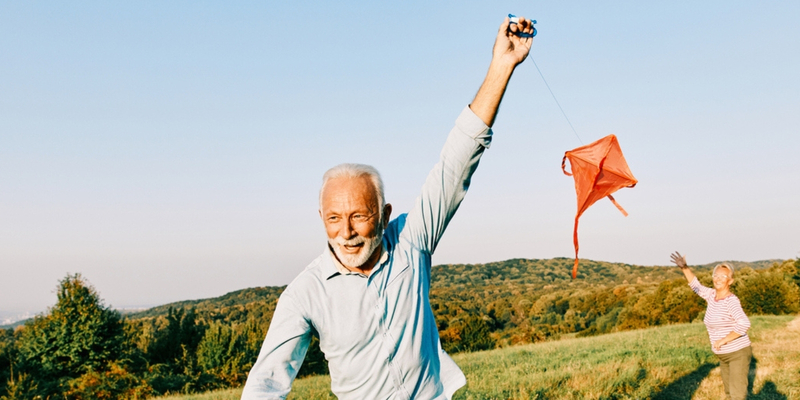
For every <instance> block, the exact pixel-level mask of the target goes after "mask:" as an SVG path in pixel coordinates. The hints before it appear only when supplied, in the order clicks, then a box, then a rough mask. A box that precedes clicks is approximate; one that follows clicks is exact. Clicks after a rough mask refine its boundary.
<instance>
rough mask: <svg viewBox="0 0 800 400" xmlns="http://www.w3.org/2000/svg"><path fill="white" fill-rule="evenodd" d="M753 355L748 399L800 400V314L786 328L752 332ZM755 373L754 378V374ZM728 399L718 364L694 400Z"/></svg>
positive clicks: (698, 390) (701, 385)
mask: <svg viewBox="0 0 800 400" xmlns="http://www.w3.org/2000/svg"><path fill="white" fill-rule="evenodd" d="M750 338H751V340H752V341H753V358H754V359H755V360H756V362H755V363H754V364H755V365H752V364H751V369H750V382H751V383H752V386H753V388H752V392H751V393H752V394H751V395H750V396H749V397H748V399H757V400H767V399H769V400H771V399H776V400H784V399H792V400H796V399H800V317H797V318H795V319H794V320H792V321H791V322H789V323H788V324H787V325H786V327H785V328H783V329H773V330H765V331H759V330H757V329H754V332H751V335H750ZM754 375H755V379H754V377H753V376H754ZM723 398H725V391H724V389H723V387H722V377H721V376H720V371H719V367H717V368H714V369H713V370H711V373H710V374H709V375H708V377H707V378H706V379H704V380H703V381H702V382H701V383H700V387H699V388H698V389H697V392H696V393H695V396H694V397H692V399H693V400H711V399H714V400H716V399H723Z"/></svg>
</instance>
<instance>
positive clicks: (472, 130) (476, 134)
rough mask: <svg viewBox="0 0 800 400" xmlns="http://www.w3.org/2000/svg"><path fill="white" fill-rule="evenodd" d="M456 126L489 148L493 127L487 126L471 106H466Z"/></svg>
mask: <svg viewBox="0 0 800 400" xmlns="http://www.w3.org/2000/svg"><path fill="white" fill-rule="evenodd" d="M456 127H458V130H460V131H461V132H463V133H464V134H465V135H467V136H469V137H471V138H472V139H474V140H475V141H476V142H478V143H480V145H481V146H483V147H485V148H487V149H488V148H489V146H490V145H491V144H492V128H489V127H488V126H486V124H484V123H483V120H482V119H480V117H478V116H477V115H475V113H474V112H472V109H471V108H469V106H466V107H464V110H462V111H461V114H460V115H459V116H458V119H456Z"/></svg>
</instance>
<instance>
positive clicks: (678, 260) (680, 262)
mask: <svg viewBox="0 0 800 400" xmlns="http://www.w3.org/2000/svg"><path fill="white" fill-rule="evenodd" d="M669 258H671V259H672V263H673V264H675V265H677V266H679V267H680V268H681V269H684V268H687V265H686V257H684V256H682V255H681V253H678V252H677V251H676V252H674V253H672V254H670V256H669Z"/></svg>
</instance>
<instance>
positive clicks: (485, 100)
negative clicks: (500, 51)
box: [469, 60, 516, 127]
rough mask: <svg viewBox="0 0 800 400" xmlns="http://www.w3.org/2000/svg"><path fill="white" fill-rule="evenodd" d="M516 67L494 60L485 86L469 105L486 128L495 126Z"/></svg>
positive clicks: (485, 80) (484, 83)
mask: <svg viewBox="0 0 800 400" xmlns="http://www.w3.org/2000/svg"><path fill="white" fill-rule="evenodd" d="M515 67H516V65H513V64H507V63H506V64H503V63H500V62H498V61H496V60H492V63H491V64H490V65H489V72H487V73H486V78H485V79H484V80H483V84H482V85H481V87H480V89H478V93H477V94H476V95H475V99H474V100H472V104H470V105H469V108H470V109H471V110H472V112H474V113H475V115H477V116H478V117H479V118H480V119H481V120H483V123H484V124H486V126H489V127H491V126H492V124H494V119H495V117H496V116H497V110H498V109H499V108H500V101H502V100H503V95H504V94H505V92H506V87H507V86H508V81H509V80H510V79H511V74H512V73H514V68H515Z"/></svg>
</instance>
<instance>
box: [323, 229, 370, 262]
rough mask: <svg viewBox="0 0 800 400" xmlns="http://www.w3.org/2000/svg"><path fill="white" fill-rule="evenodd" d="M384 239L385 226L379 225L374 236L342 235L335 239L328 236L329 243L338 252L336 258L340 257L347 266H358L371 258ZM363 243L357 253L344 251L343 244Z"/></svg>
mask: <svg viewBox="0 0 800 400" xmlns="http://www.w3.org/2000/svg"><path fill="white" fill-rule="evenodd" d="M382 240H383V227H379V228H378V230H377V232H375V234H374V235H372V237H369V238H365V237H363V236H356V237H354V238H352V239H349V240H348V239H344V238H342V237H341V236H337V237H335V238H333V239H331V238H328V244H330V246H331V248H332V249H333V252H334V253H336V258H338V259H339V262H340V263H342V265H344V266H345V267H347V268H358V267H360V266H362V265H364V263H366V262H367V260H369V257H370V256H371V255H372V253H373V252H374V251H375V249H377V248H378V246H380V245H381V241H382ZM361 243H364V246H362V247H361V251H359V252H358V253H356V254H347V253H344V252H342V249H341V247H342V246H345V245H346V246H357V245H359V244H361Z"/></svg>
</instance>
